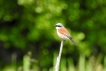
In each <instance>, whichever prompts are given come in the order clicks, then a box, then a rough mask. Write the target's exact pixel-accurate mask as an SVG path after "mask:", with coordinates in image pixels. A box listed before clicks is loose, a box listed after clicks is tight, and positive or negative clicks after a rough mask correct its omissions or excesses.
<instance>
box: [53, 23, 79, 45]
mask: <svg viewBox="0 0 106 71" xmlns="http://www.w3.org/2000/svg"><path fill="white" fill-rule="evenodd" d="M55 27H56V30H57V34H58V36H59V37H60V38H62V39H63V40H67V39H69V40H71V41H72V42H73V43H74V44H76V45H77V43H76V42H75V41H74V40H73V38H72V36H71V35H70V34H69V32H68V30H67V29H66V28H65V27H64V26H63V25H62V24H61V23H57V24H56V25H55Z"/></svg>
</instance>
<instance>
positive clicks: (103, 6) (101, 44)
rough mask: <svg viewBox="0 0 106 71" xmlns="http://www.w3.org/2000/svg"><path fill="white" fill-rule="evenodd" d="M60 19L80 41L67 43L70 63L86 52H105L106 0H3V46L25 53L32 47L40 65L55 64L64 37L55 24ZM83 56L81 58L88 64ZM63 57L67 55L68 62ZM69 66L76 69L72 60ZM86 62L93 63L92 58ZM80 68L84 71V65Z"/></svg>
mask: <svg viewBox="0 0 106 71" xmlns="http://www.w3.org/2000/svg"><path fill="white" fill-rule="evenodd" d="M57 22H61V23H63V24H64V25H65V27H66V28H67V29H68V30H69V32H70V33H71V34H72V37H73V39H74V40H75V41H76V42H77V43H78V46H75V45H74V44H73V43H71V42H70V41H66V42H65V43H64V48H63V56H66V57H72V59H71V61H69V60H68V61H69V62H70V64H72V63H73V62H74V61H75V60H76V61H75V62H77V61H78V57H79V55H83V54H84V56H85V57H86V58H89V57H90V56H91V55H98V54H99V53H102V54H103V55H105V53H106V48H105V44H106V38H105V37H106V32H105V30H106V1H105V0H9V1H8V0H0V41H1V42H3V44H2V45H3V48H5V49H7V48H11V47H13V48H14V49H15V48H18V49H20V50H22V52H23V53H26V52H27V51H29V50H30V51H31V52H32V54H33V55H32V56H33V57H34V58H36V59H37V60H38V61H39V64H38V65H39V66H40V67H41V68H43V67H49V66H52V65H53V64H52V61H53V54H55V52H57V51H59V43H60V41H61V39H60V38H59V37H58V36H57V34H56V29H55V27H54V25H55V24H56V23H57ZM14 49H13V50H14ZM10 52H11V51H10ZM1 55H3V54H1ZM74 59H75V60H74ZM79 59H81V58H79ZM83 59H84V58H83ZM83 59H81V61H80V60H79V62H82V63H81V64H83V65H84V66H86V63H83V61H84V62H85V61H86V60H85V59H84V60H83ZM64 60H66V58H65V57H64V58H63V63H64V64H65V62H66V61H64ZM82 60H83V61H82ZM104 60H106V59H104ZM25 62H26V61H25ZM105 62H106V61H105ZM27 64H28V63H26V64H25V65H27ZM79 64H80V63H79ZM28 65H30V64H28ZM69 66H72V67H73V68H69V69H72V70H73V71H74V70H75V67H74V65H73V64H72V65H69ZM87 66H88V67H90V63H89V61H88V65H87ZM62 67H64V66H61V68H62ZM24 68H25V67H24ZM36 68H38V66H37V65H36ZM79 68H80V66H79ZM65 69H67V68H64V69H63V70H65ZM45 70H46V68H45ZM45 70H44V71H45ZM51 70H52V69H51ZM79 70H81V71H84V67H82V68H81V69H79ZM69 71H70V70H69ZM91 71H92V70H91Z"/></svg>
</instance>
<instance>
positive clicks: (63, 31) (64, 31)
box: [58, 28, 71, 37]
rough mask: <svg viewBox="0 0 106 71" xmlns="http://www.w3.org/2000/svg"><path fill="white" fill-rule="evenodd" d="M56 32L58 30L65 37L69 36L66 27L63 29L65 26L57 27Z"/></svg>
mask: <svg viewBox="0 0 106 71" xmlns="http://www.w3.org/2000/svg"><path fill="white" fill-rule="evenodd" d="M58 32H60V33H61V34H63V35H65V36H67V37H71V36H70V34H69V32H68V31H67V29H65V28H61V29H58Z"/></svg>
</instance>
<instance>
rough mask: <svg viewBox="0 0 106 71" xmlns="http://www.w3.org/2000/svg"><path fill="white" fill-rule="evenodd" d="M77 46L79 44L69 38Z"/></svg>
mask: <svg viewBox="0 0 106 71" xmlns="http://www.w3.org/2000/svg"><path fill="white" fill-rule="evenodd" d="M69 39H70V40H71V41H72V42H73V43H74V44H75V45H77V43H76V42H75V41H74V40H73V39H72V38H71V37H70V38H69Z"/></svg>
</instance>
